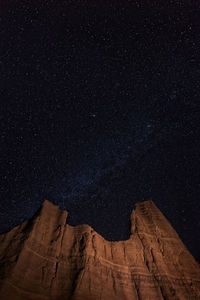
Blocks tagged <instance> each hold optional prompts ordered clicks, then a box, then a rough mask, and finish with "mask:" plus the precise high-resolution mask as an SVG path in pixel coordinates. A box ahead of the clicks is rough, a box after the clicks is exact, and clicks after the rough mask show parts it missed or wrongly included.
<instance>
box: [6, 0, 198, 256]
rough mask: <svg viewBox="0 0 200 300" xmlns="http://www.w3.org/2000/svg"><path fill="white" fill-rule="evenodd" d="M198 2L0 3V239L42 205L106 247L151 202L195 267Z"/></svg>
mask: <svg viewBox="0 0 200 300" xmlns="http://www.w3.org/2000/svg"><path fill="white" fill-rule="evenodd" d="M199 20H200V4H199V1H195V0H194V1H185V0H184V1H183V0H179V1H172V0H166V1H156V0H151V1H150V0H143V1H142V0H132V1H131V0H123V1H116V0H115V1H114V0H110V1H105V0H102V1H96V0H93V1H89V0H65V1H60V0H59V1H58V0H43V1H30V0H7V1H1V2H0V41H1V42H0V44H1V46H0V86H1V89H0V93H1V97H0V99H1V106H0V126H1V130H0V160H1V162H0V166H1V172H0V176H1V184H0V232H5V231H8V230H10V229H11V228H12V227H13V226H15V225H17V224H20V223H22V222H23V221H24V220H25V219H27V218H30V217H32V216H33V215H34V213H35V212H36V211H37V209H38V208H39V207H40V205H41V203H42V201H43V199H44V198H47V199H49V200H50V201H52V202H54V203H55V204H58V205H59V206H60V208H62V209H67V210H68V211H69V217H68V219H67V223H69V224H71V225H77V224H83V223H87V224H89V225H91V226H92V227H93V228H94V229H95V230H96V231H97V232H99V233H100V234H101V235H103V237H104V238H106V239H107V240H125V239H128V238H129V234H130V232H129V226H130V220H129V218H130V213H131V211H132V209H133V208H134V207H135V203H136V202H139V201H145V200H153V201H154V203H155V204H156V205H157V206H158V208H159V209H160V210H161V211H162V212H163V213H164V215H165V216H166V217H167V219H168V220H169V221H170V222H171V224H172V226H173V227H174V229H175V230H176V231H177V232H178V234H179V236H180V237H181V239H182V241H183V242H184V243H185V245H186V246H187V248H188V249H189V250H190V251H191V253H192V254H193V256H194V257H195V258H196V259H197V260H198V261H200V234H199V232H200V202H199V195H200V151H199V148H200V139H199V134H200V130H199V129H200V128H199V118H200V105H199V101H200V80H199V79H200V60H199V59H200V34H199V32H200V21H199Z"/></svg>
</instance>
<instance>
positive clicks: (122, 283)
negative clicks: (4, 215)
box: [0, 200, 200, 300]
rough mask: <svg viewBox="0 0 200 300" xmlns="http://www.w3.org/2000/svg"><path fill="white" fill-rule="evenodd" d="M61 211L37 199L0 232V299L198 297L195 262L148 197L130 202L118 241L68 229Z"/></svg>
mask: <svg viewBox="0 0 200 300" xmlns="http://www.w3.org/2000/svg"><path fill="white" fill-rule="evenodd" d="M67 214H68V213H67V211H63V210H60V209H59V208H58V207H57V206H55V205H54V204H52V203H51V202H49V201H47V200H45V201H44V202H43V205H42V207H41V209H40V210H39V211H38V213H37V214H36V215H35V216H34V217H33V218H32V219H31V220H28V221H25V222H24V223H23V224H22V225H20V226H17V227H15V228H14V229H12V230H11V231H10V232H8V233H5V234H3V235H0V299H1V300H37V299H38V300H41V299H44V300H45V299H46V300H50V299H51V300H54V299H55V300H61V299H62V300H67V299H72V300H79V299H80V300H98V299H101V300H123V299H124V300H125V299H126V300H127V299H128V300H129V299H130V300H135V299H139V300H143V299H144V300H148V299H151V300H156V299H170V300H171V299H180V300H184V299H185V300H186V299H187V300H188V299H200V267H199V264H198V263H197V262H196V261H195V259H194V258H193V257H192V255H191V254H190V253H189V252H188V250H187V249H186V247H185V246H184V244H183V243H182V242H181V240H180V238H179V236H178V235H177V233H176V232H175V231H174V229H173V228H172V226H171V225H170V224H169V222H168V221H167V219H166V218H165V217H164V215H163V214H162V213H161V212H160V210H159V209H158V208H157V207H156V206H155V204H154V203H153V202H152V201H145V202H142V203H137V204H136V209H135V210H133V212H132V214H131V234H130V238H129V239H128V240H126V241H117V242H110V241H107V240H105V239H104V238H103V237H102V236H100V235H99V234H98V233H97V232H95V231H94V230H93V229H92V228H91V227H90V226H88V225H79V226H76V227H73V226H70V225H68V224H66V218H67ZM116 230H117V228H116Z"/></svg>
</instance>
